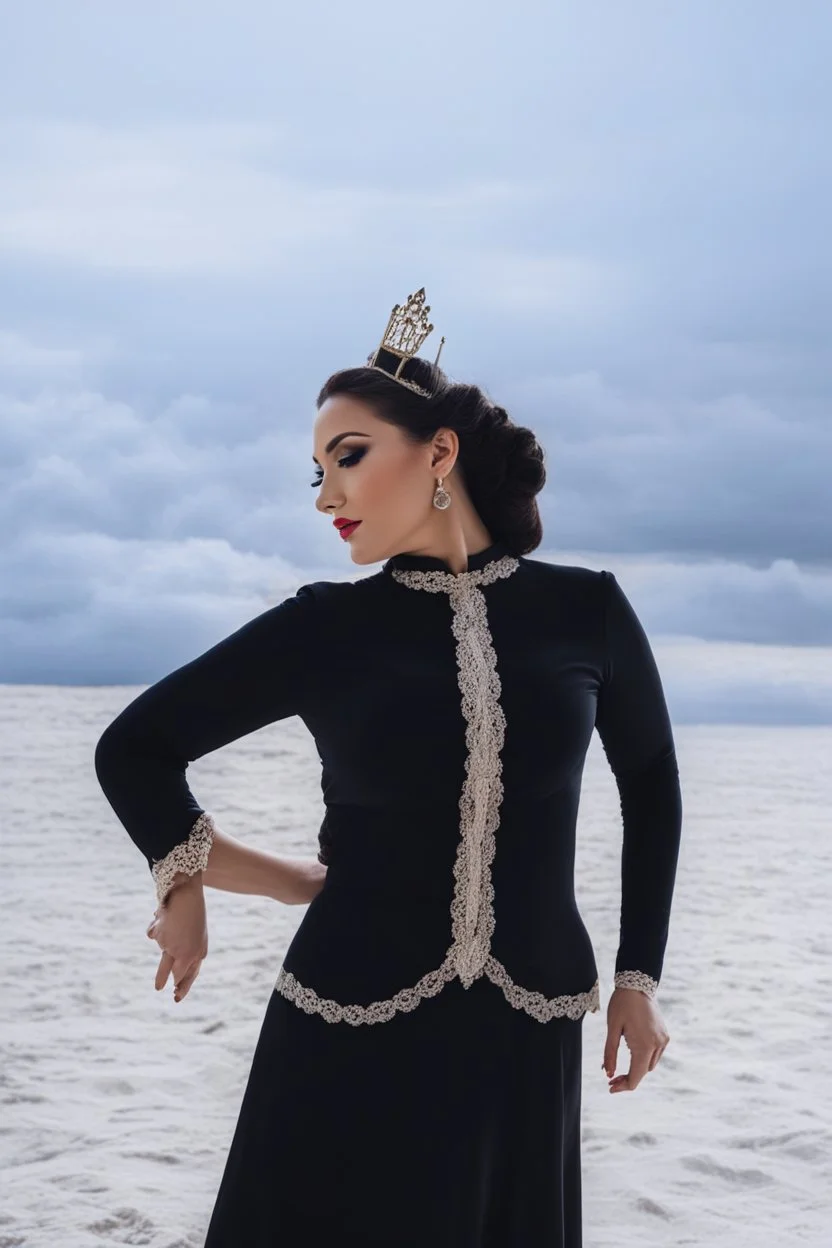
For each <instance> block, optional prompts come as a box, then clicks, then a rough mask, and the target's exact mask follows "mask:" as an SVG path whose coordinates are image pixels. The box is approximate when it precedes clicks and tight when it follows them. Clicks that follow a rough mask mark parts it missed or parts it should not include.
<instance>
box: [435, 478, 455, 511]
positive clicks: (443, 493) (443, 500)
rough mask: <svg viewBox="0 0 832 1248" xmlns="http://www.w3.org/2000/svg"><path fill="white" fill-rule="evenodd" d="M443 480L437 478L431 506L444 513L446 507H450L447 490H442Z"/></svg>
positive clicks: (449, 497)
mask: <svg viewBox="0 0 832 1248" xmlns="http://www.w3.org/2000/svg"><path fill="white" fill-rule="evenodd" d="M444 480H445V478H444V477H440V478H439V482H438V484H437V486H436V490H435V491H434V495H433V505H434V507H438V508H439V510H440V511H444V510H445V508H446V507H450V505H451V496H450V494H449V493H448V491H447V490H443V488H442V482H443V481H444Z"/></svg>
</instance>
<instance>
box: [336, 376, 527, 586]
mask: <svg viewBox="0 0 832 1248" xmlns="http://www.w3.org/2000/svg"><path fill="white" fill-rule="evenodd" d="M401 375H402V377H403V378H404V379H406V380H408V381H413V382H415V383H416V384H417V385H419V386H422V387H423V388H424V389H426V390H428V391H429V392H430V396H431V397H430V398H425V397H423V396H422V395H419V394H416V393H414V392H413V391H411V390H409V389H407V387H405V386H402V385H400V384H399V383H398V382H396V381H394V380H393V379H392V378H390V377H388V376H387V375H386V374H385V373H384V372H382V371H380V370H378V369H373V368H369V367H361V368H348V369H343V370H341V371H340V372H337V373H334V374H333V375H332V376H331V377H330V378H329V379H328V380H327V381H326V382H325V384H324V386H323V387H322V389H321V391H320V394H319V395H318V399H317V409H318V415H317V417H316V420H315V428H314V447H315V449H314V451H313V459H315V461H316V463H317V464H318V476H317V478H316V481H315V484H317V483H318V481H320V487H319V489H320V493H319V496H318V499H317V502H316V506H317V507H318V509H319V510H320V511H322V512H323V513H324V514H326V515H330V516H331V517H332V519H333V520H335V519H337V518H340V517H346V518H347V519H349V520H357V521H360V522H361V523H360V525H359V527H358V528H357V529H356V530H355V531H354V533H353V535H352V536H350V537H349V539H348V540H349V543H350V549H351V553H352V558H353V561H354V562H355V563H375V562H377V561H379V560H381V559H386V558H389V557H390V556H391V555H394V554H397V553H399V552H400V551H418V550H420V549H425V550H431V549H436V548H437V546H438V547H440V548H441V546H442V543H443V536H445V537H446V536H447V533H448V526H449V525H451V526H453V525H461V526H462V527H463V528H464V529H465V530H466V532H468V533H470V534H473V535H474V540H476V538H477V536H478V535H479V536H481V537H482V538H483V539H484V540H485V542H486V543H488V542H491V541H498V540H499V541H503V542H505V543H506V545H507V546H508V548H509V549H510V550H511V552H512V553H514V554H517V555H523V554H528V553H529V552H530V551H532V550H534V549H535V548H536V547H537V546H538V545H539V544H540V541H541V538H542V536H543V529H542V525H541V522H540V514H539V511H538V506H537V502H536V500H535V495H537V494H538V493H539V492H540V490H541V489H542V488H543V485H544V483H545V480H546V470H545V468H544V466H543V451H542V448H541V447H540V445H539V444H538V442H537V439H536V438H535V436H534V434H533V433H532V431H531V430H530V429H526V428H524V427H523V426H520V425H515V424H514V423H513V422H512V421H511V419H510V418H509V416H508V413H507V412H506V411H505V410H504V409H503V408H501V407H497V406H496V405H495V404H494V403H492V402H491V400H490V399H489V398H488V397H487V396H486V395H485V394H484V393H483V391H482V390H481V389H480V388H479V387H478V386H475V385H465V384H462V383H455V382H450V381H449V380H448V378H447V377H446V375H445V373H444V372H443V371H442V369H441V368H440V367H439V366H438V365H437V364H432V363H430V362H428V361H427V360H423V359H419V358H414V359H410V360H408V361H407V363H406V364H405V366H404V369H403V370H402V374H401ZM342 434H348V435H349V436H346V437H340V435H342ZM336 439H338V441H337V444H336V443H335V440H336ZM440 478H442V485H443V488H444V489H445V490H447V491H448V493H449V494H450V495H451V504H450V506H449V507H448V508H447V509H446V510H439V509H438V508H436V507H434V506H433V496H434V492H435V490H436V487H437V484H438V482H439V479H440Z"/></svg>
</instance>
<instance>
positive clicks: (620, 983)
mask: <svg viewBox="0 0 832 1248" xmlns="http://www.w3.org/2000/svg"><path fill="white" fill-rule="evenodd" d="M613 985H614V987H616V988H637V989H638V990H639V992H643V993H644V994H645V995H646V996H648V997H655V995H656V993H657V992H658V990H659V981H658V980H657V979H653V977H652V976H651V975H647V974H646V973H645V972H644V971H616V972H615V975H614V976H613Z"/></svg>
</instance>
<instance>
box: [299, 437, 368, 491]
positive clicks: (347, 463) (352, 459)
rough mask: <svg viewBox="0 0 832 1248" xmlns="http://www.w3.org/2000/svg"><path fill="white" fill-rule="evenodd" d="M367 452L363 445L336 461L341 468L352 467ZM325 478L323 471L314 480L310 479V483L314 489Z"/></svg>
mask: <svg viewBox="0 0 832 1248" xmlns="http://www.w3.org/2000/svg"><path fill="white" fill-rule="evenodd" d="M365 454H366V451H365V448H364V447H363V446H362V447H359V449H358V450H357V451H353V452H352V454H351V455H345V456H344V458H343V459H337V460H336V461H335V462H336V464H337V465H338V467H339V468H352V466H353V464H357V463H358V461H359V459H361V458H362V456H364V455H365ZM323 479H324V474H323V473H321V475H320V476H319V477H316V478H315V480H314V481H310V482H309V484H310V485H311V486H312V489H313V490H314V489H315V488H316V487H317V486H319V485H320V484H321V482H322V481H323Z"/></svg>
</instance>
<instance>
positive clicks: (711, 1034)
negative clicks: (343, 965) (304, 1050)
mask: <svg viewBox="0 0 832 1248" xmlns="http://www.w3.org/2000/svg"><path fill="white" fill-rule="evenodd" d="M134 692H136V691H135V690H130V689H106V688H105V689H59V688H35V687H24V686H20V687H15V686H6V687H0V759H2V774H3V786H2V799H0V800H1V801H2V822H1V823H0V827H2V863H1V864H0V866H1V867H2V877H1V878H2V882H3V883H2V887H3V894H2V897H3V912H4V920H5V921H4V923H3V929H2V939H3V945H4V947H3V960H2V975H3V981H2V1000H3V1007H4V1008H3V1023H2V1076H1V1077H2V1083H3V1094H2V1100H3V1111H4V1112H3V1118H2V1126H1V1127H0V1143H1V1144H2V1154H1V1155H2V1165H3V1173H2V1204H0V1248H11V1246H12V1245H26V1246H27V1248H41V1246H44V1248H45V1246H46V1245H49V1248H57V1246H58V1245H59V1246H60V1248H87V1246H92V1245H101V1244H145V1245H151V1246H152V1248H174V1246H183V1248H184V1246H185V1245H189V1246H196V1248H201V1245H202V1242H203V1237H204V1234H205V1229H206V1227H207V1223H208V1219H209V1217H210V1212H211V1208H212V1205H213V1200H214V1197H215V1194H216V1190H217V1187H218V1184H219V1181H220V1176H221V1173H222V1168H223V1165H224V1161H225V1155H226V1151H227V1148H228V1145H229V1143H230V1140H231V1135H232V1132H233V1129H234V1124H235V1122H236V1117H237V1111H238V1109H239V1104H240V1100H241V1097H242V1093H243V1087H244V1084H245V1080H246V1077H247V1074H248V1066H249V1062H250V1059H251V1055H252V1052H253V1049H254V1044H255V1041H256V1038H257V1033H258V1031H259V1027H260V1021H261V1018H262V1015H263V1012H264V1010H265V1007H266V1003H267V1000H268V996H269V993H270V992H271V989H272V983H273V980H274V977H275V975H276V973H277V970H278V968H279V966H280V962H281V957H282V954H283V951H284V950H285V948H286V946H287V944H288V942H289V940H290V939H291V936H292V934H293V932H294V931H295V929H296V927H297V924H298V923H299V922H300V920H301V918H302V917H303V913H304V911H303V909H300V908H287V907H282V906H279V905H276V904H274V903H271V902H267V901H265V900H257V899H255V900H252V899H247V898H241V897H234V896H230V895H228V894H223V893H219V892H215V891H213V890H211V891H209V893H208V900H209V931H210V952H209V956H208V959H207V960H206V962H205V964H204V967H203V971H202V974H201V976H200V977H199V979H198V980H197V982H196V984H195V985H194V987H193V989H192V990H191V993H190V995H189V996H188V997H187V998H186V999H185V1001H184V1002H182V1003H181V1004H179V1005H175V1004H174V1002H173V998H172V996H171V995H170V989H169V988H168V989H167V990H166V991H165V993H164V994H159V993H156V992H155V991H154V988H153V978H154V974H155V969H156V965H157V960H158V948H157V946H156V945H155V944H152V943H151V942H150V941H149V940H148V939H147V937H146V935H145V928H146V926H147V923H148V921H149V918H150V916H151V913H152V910H153V904H154V902H153V891H152V887H151V879H150V874H149V872H148V871H147V868H146V866H145V863H144V860H143V858H142V857H141V855H140V854H139V852H138V850H137V849H136V848H135V847H134V846H133V844H132V842H131V841H130V839H129V838H128V836H127V834H126V833H125V832H124V830H123V829H122V828H121V825H120V824H118V823H117V822H116V820H115V817H114V815H113V814H112V812H111V810H110V808H109V806H108V805H107V803H106V801H105V799H104V797H103V795H102V793H101V791H100V790H99V788H98V785H97V782H96V780H95V775H94V772H93V768H92V752H93V747H94V744H95V741H96V740H97V737H98V735H99V733H100V731H101V730H102V729H103V727H104V726H105V725H106V723H107V722H109V720H110V719H111V718H112V717H113V715H114V714H115V713H116V712H117V711H118V710H119V709H120V708H121V707H122V706H123V705H125V703H126V702H127V701H128V700H129V699H130V698H131V697H132V696H133V693H134ZM676 740H677V745H678V752H679V761H680V770H681V773H682V781H683V794H684V802H685V827H684V843H683V847H682V855H681V861H680V866H679V874H678V878H677V885H676V901H675V905H674V912H673V922H672V927H671V934H670V942H669V945H668V949H667V955H666V961H665V972H664V976H663V979H662V986H661V989H660V997H659V1001H660V1004H661V1007H662V1009H663V1012H664V1016H665V1019H666V1021H667V1024H668V1028H669V1031H670V1033H671V1042H670V1045H669V1047H668V1049H667V1052H666V1054H665V1056H664V1058H663V1059H662V1061H661V1062H660V1063H659V1066H658V1067H657V1068H656V1070H655V1071H654V1072H653V1073H652V1074H650V1075H647V1076H646V1078H645V1079H644V1081H643V1082H642V1084H641V1085H640V1087H639V1088H638V1089H637V1090H636V1091H635V1092H634V1093H622V1094H620V1095H617V1096H610V1094H609V1093H608V1092H607V1086H606V1079H605V1078H604V1075H603V1073H602V1071H601V1055H602V1053H603V1047H604V1039H605V1032H606V1022H605V1013H604V1009H605V1007H606V1001H607V999H608V997H609V992H610V988H611V984H612V970H613V963H614V956H615V946H616V942H617V935H618V932H617V925H618V861H619V859H618V855H619V839H620V826H619V813H618V798H617V793H616V790H615V786H614V782H613V780H612V777H611V775H610V773H609V771H608V769H607V765H606V760H605V758H604V756H603V753H602V751H601V747H600V743H599V742H598V739H597V737H596V738H594V740H593V747H592V750H591V751H590V757H589V760H588V764H587V769H586V772H585V779H584V793H583V800H582V806H581V816H580V825H579V851H578V864H577V872H578V874H577V891H578V899H579V904H580V906H581V911H582V913H583V915H584V918H585V921H586V923H587V926H588V927H589V930H590V932H591V934H592V937H593V941H594V944H595V950H596V954H597V956H598V960H599V966H600V970H601V986H602V1002H603V1006H604V1009H602V1011H601V1013H600V1014H596V1015H592V1016H590V1017H588V1018H587V1020H586V1022H585V1025H584V1042H585V1050H584V1053H585V1061H584V1085H583V1098H584V1115H583V1123H584V1130H583V1140H584V1148H583V1151H584V1225H585V1237H584V1243H585V1248H612V1246H613V1245H615V1246H616V1248H636V1246H638V1248H642V1246H650V1248H651V1246H653V1245H655V1246H656V1248H659V1246H660V1248H669V1246H671V1245H672V1246H673V1248H676V1246H677V1245H686V1244H695V1245H703V1246H705V1245H707V1246H708V1248H723V1246H724V1248H729V1246H730V1248H746V1246H747V1248H752V1246H753V1248H769V1246H771V1248H781V1246H790V1245H794V1244H800V1245H804V1244H805V1245H812V1246H813V1248H821V1246H823V1248H829V1245H830V1244H832V1094H830V1090H829V1086H828V1084H827V1078H828V1077H829V1076H830V1074H832V1005H830V999H831V998H832V957H830V944H831V943H832V938H831V937H830V917H829V916H830V909H832V889H831V888H830V880H832V835H830V833H831V832H832V817H830V812H831V811H832V729H829V728H809V729H801V728H786V729H779V728H748V727H738V728H731V727H725V726H719V727H713V728H712V727H705V726H703V727H694V728H691V727H685V726H682V727H677V728H676ZM189 776H190V781H191V785H192V788H193V789H194V792H195V793H196V795H197V796H198V798H199V799H200V801H201V802H202V803H203V804H204V805H205V806H207V807H208V808H209V809H211V810H213V811H214V812H215V813H216V814H217V816H218V818H219V820H220V823H221V826H223V827H224V828H225V829H226V830H227V831H229V832H231V833H232V834H233V835H235V836H239V837H241V838H244V839H247V840H248V841H249V842H250V843H251V844H256V845H261V846H263V847H269V848H272V849H274V850H275V851H277V852H283V853H287V854H306V853H308V854H312V853H314V852H315V847H316V837H317V829H318V824H319V821H320V817H321V813H322V806H321V800H320V787H319V764H318V760H317V754H316V751H315V747H314V743H313V742H312V740H311V738H310V737H309V735H308V734H307V732H306V730H305V728H304V726H303V725H302V724H301V723H300V722H299V721H298V720H290V721H286V722H284V723H282V724H276V725H273V726H271V727H270V728H267V729H264V730H263V731H262V732H260V733H257V734H255V735H253V736H251V737H249V738H248V739H246V740H244V741H240V742H235V743H234V744H233V745H231V746H229V747H227V748H226V749H225V750H221V751H219V752H218V753H216V754H214V755H212V756H209V757H208V758H206V759H202V760H200V762H198V763H197V764H195V765H194V766H193V767H192V768H191V769H190V772H189ZM498 852H499V851H498ZM507 1008H509V1007H507ZM627 1058H628V1052H627V1049H626V1047H625V1046H624V1045H622V1047H621V1052H620V1055H619V1070H622V1069H626V1063H627ZM518 1248H521V1246H518ZM522 1248H527V1246H525V1245H523V1246H522ZM529 1248H531V1246H529ZM534 1248H537V1246H534ZM540 1248H544V1246H542V1245H541V1246H540Z"/></svg>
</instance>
